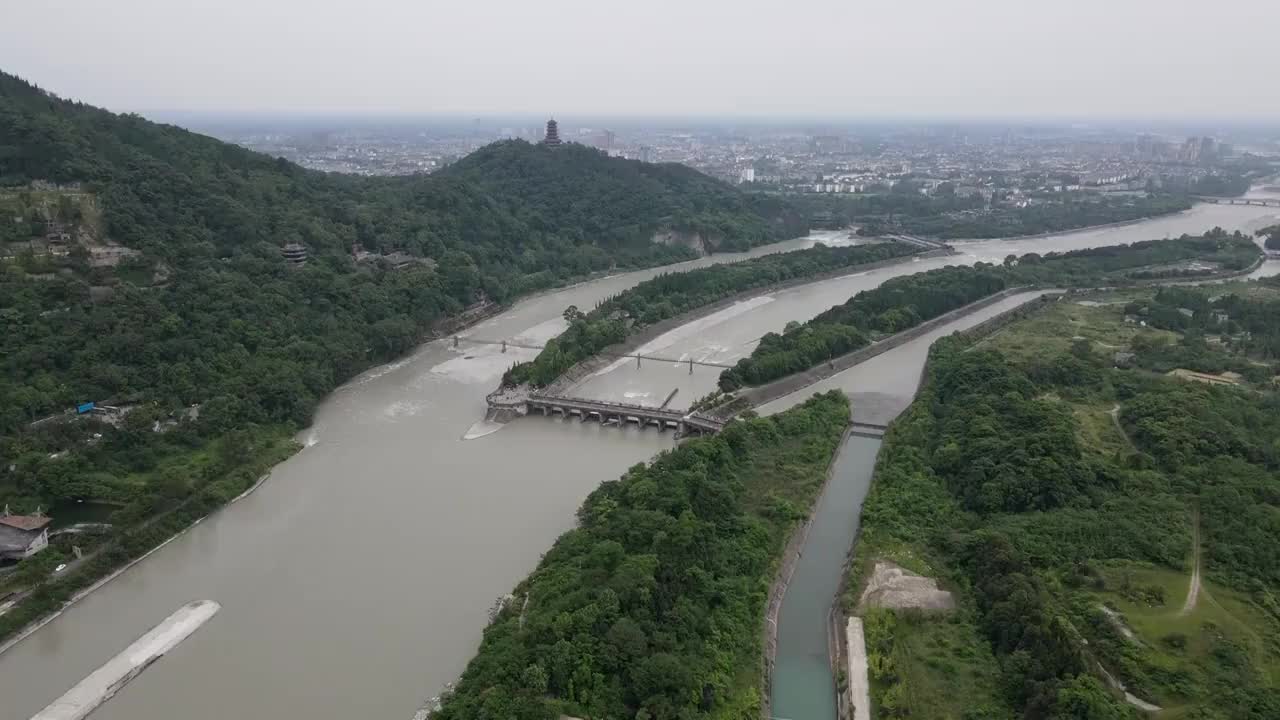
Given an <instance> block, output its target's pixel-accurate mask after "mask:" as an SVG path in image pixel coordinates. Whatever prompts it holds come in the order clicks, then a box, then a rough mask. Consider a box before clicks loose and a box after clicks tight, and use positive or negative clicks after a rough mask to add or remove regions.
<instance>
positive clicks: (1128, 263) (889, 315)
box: [719, 229, 1259, 392]
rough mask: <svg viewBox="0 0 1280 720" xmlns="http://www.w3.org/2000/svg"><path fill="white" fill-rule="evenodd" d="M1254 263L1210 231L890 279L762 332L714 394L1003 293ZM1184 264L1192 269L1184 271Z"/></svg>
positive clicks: (1253, 254) (1250, 253)
mask: <svg viewBox="0 0 1280 720" xmlns="http://www.w3.org/2000/svg"><path fill="white" fill-rule="evenodd" d="M1258 258H1259V251H1258V248H1257V246H1256V245H1254V243H1253V241H1252V240H1250V239H1249V238H1248V237H1246V236H1244V235H1242V234H1240V233H1238V232H1237V233H1234V234H1228V233H1226V232H1225V231H1222V230H1221V229H1215V230H1213V231H1210V232H1208V233H1206V234H1205V235H1203V236H1200V237H1191V236H1183V237H1182V238H1178V239H1176V240H1152V241H1146V242H1139V243H1133V244H1132V245H1117V246H1110V247H1101V248H1090V249H1086V250H1074V251H1071V252H1067V253H1049V254H1047V255H1043V256H1041V255H1039V254H1037V253H1028V254H1026V255H1023V256H1022V257H1021V258H1018V257H1015V256H1012V255H1010V256H1009V257H1008V258H1006V259H1005V262H1004V264H1003V266H999V267H997V266H993V265H990V264H987V263H978V264H977V265H975V266H973V267H948V268H943V269H940V270H932V271H929V272H926V273H920V274H916V275H909V276H906V277H898V278H893V279H891V280H888V281H886V282H885V283H884V284H882V285H880V286H879V287H877V288H874V289H871V290H865V291H863V292H860V293H858V294H857V295H855V296H853V297H852V298H850V299H849V300H848V301H847V302H845V303H844V304H842V305H837V306H835V307H833V308H831V309H829V310H826V311H824V312H822V313H821V314H819V315H817V316H816V317H814V318H813V319H811V320H809V321H808V322H804V323H799V322H796V323H792V324H790V325H788V327H787V328H786V330H784V331H783V332H782V333H781V334H779V333H772V332H771V333H766V334H765V335H764V336H763V337H762V338H761V339H760V343H759V344H758V345H757V346H756V347H755V349H753V350H752V352H751V355H750V356H748V357H745V358H742V359H741V360H739V361H738V362H737V363H736V364H735V366H734V367H732V368H730V369H728V370H725V371H724V372H723V373H721V374H720V380H719V386H720V389H721V390H722V391H725V392H728V391H732V390H736V389H738V388H740V387H743V386H745V385H760V384H763V383H766V382H770V381H772V380H776V379H778V378H781V377H785V376H787V375H791V374H794V373H797V372H801V371H804V370H807V369H809V368H811V367H814V366H816V365H818V364H820V363H823V362H826V361H827V360H830V359H832V358H834V357H837V356H839V355H844V354H845V353H848V352H852V351H853V350H857V349H858V348H861V347H864V346H866V345H868V344H869V343H871V342H872V341H873V340H875V339H877V338H880V337H884V336H886V335H890V334H893V333H896V332H901V331H903V330H906V329H908V328H911V327H914V326H916V325H919V324H920V323H921V322H924V321H926V320H930V319H932V318H935V317H938V316H940V315H942V314H944V313H946V312H949V311H951V310H955V309H956V308H959V307H962V306H964V305H968V304H969V303H972V302H974V301H976V300H979V299H981V298H984V297H987V296H989V295H992V294H994V293H997V292H999V291H1001V290H1004V289H1006V288H1010V287H1018V286H1022V285H1058V286H1064V287H1065V286H1075V287H1082V286H1092V285H1115V284H1131V283H1133V282H1135V281H1139V280H1151V279H1157V278H1181V277H1188V278H1192V277H1198V276H1202V275H1207V274H1212V273H1214V272H1222V271H1238V270H1242V269H1244V268H1247V267H1249V266H1250V265H1251V264H1252V263H1254V262H1256V261H1257V260H1258ZM1190 261H1198V262H1199V263H1200V264H1198V265H1195V266H1190V265H1188V263H1189V262H1190Z"/></svg>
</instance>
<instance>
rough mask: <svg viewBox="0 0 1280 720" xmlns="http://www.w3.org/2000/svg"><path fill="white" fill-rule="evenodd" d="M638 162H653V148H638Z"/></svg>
mask: <svg viewBox="0 0 1280 720" xmlns="http://www.w3.org/2000/svg"><path fill="white" fill-rule="evenodd" d="M640 162H653V148H651V147H649V146H648V145H641V146H640Z"/></svg>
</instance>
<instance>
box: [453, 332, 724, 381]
mask: <svg viewBox="0 0 1280 720" xmlns="http://www.w3.org/2000/svg"><path fill="white" fill-rule="evenodd" d="M461 343H470V344H472V345H496V346H500V347H501V348H502V352H504V353H505V352H506V351H507V348H520V349H522V350H544V349H546V347H547V346H546V345H534V344H532V343H522V342H516V341H515V340H482V339H479V338H470V337H461V336H457V335H455V336H454V337H453V347H455V348H456V347H458V346H459V345H460V344H461ZM596 354H597V355H601V356H604V357H611V358H627V359H630V358H635V360H636V367H640V366H641V361H643V360H650V361H653V362H666V363H673V364H679V365H688V366H689V372H690V373H692V372H693V366H694V365H701V366H702V367H713V368H721V369H725V368H731V367H733V366H732V365H728V364H725V363H718V362H710V361H708V360H695V359H693V358H672V357H661V356H659V355H641V354H640V353H615V352H608V351H607V350H601V351H600V352H598V353H596Z"/></svg>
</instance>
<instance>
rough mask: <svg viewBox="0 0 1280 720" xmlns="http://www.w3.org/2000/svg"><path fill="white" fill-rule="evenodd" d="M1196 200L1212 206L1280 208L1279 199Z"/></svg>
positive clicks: (1226, 198)
mask: <svg viewBox="0 0 1280 720" xmlns="http://www.w3.org/2000/svg"><path fill="white" fill-rule="evenodd" d="M1196 199H1197V200H1199V201H1200V202H1207V203H1211V204H1213V205H1256V206H1259V207H1273V208H1280V198H1249V197H1236V198H1231V197H1197V198H1196Z"/></svg>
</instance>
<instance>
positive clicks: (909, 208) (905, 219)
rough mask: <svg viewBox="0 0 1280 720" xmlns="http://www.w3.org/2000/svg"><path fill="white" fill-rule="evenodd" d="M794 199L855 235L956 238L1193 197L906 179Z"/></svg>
mask: <svg viewBox="0 0 1280 720" xmlns="http://www.w3.org/2000/svg"><path fill="white" fill-rule="evenodd" d="M1246 187H1247V183H1246ZM1205 194H1210V193H1205ZM796 202H797V203H799V204H800V205H801V206H802V207H804V208H806V209H807V210H808V211H809V212H810V213H813V214H814V216H815V217H817V218H818V219H819V221H820V222H821V223H822V224H824V225H829V226H833V227H844V226H848V225H853V226H857V228H858V230H857V232H858V234H859V235H864V236H869V237H876V236H880V235H887V234H894V233H904V234H907V235H918V236H921V237H932V238H939V239H943V240H959V239H995V238H1011V237H1020V236H1025V235H1040V234H1046V233H1056V232H1066V231H1069V230H1079V229H1081V228H1087V227H1093V226H1098V225H1110V224H1113V223H1123V222H1131V221H1135V220H1142V219H1146V218H1151V217H1156V216H1159V215H1168V214H1171V213H1176V212H1181V211H1183V210H1187V209H1189V208H1190V207H1191V205H1192V202H1193V201H1192V200H1191V199H1189V198H1188V197H1186V196H1184V195H1176V194H1167V193H1146V194H1138V195H1124V196H1119V197H1114V196H1105V195H1099V194H1097V193H1082V192H1064V193H1052V194H1049V195H1047V196H1045V197H1034V198H1030V199H1029V200H1027V201H1023V202H1017V203H1015V202H1011V201H1002V199H1001V198H1000V197H999V196H998V195H997V196H993V197H992V198H991V199H990V200H988V199H985V198H984V197H983V196H982V195H968V196H958V195H956V194H955V193H954V191H952V192H942V193H939V194H935V195H922V194H920V193H919V192H918V189H917V188H915V187H914V185H913V184H912V183H911V182H909V181H905V182H904V183H903V184H902V187H898V186H895V187H894V188H893V189H892V190H891V191H889V192H885V193H879V194H869V195H855V196H852V197H823V196H817V197H812V198H806V197H803V196H802V197H800V198H797V199H796Z"/></svg>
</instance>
